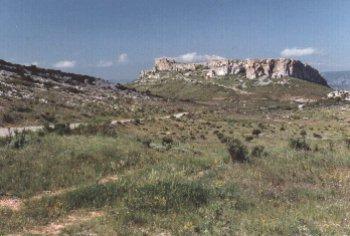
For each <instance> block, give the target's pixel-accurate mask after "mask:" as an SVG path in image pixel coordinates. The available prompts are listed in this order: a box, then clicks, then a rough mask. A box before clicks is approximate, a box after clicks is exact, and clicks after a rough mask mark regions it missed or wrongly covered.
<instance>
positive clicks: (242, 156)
mask: <svg viewBox="0 0 350 236" xmlns="http://www.w3.org/2000/svg"><path fill="white" fill-rule="evenodd" d="M228 152H229V153H230V156H231V160H232V161H233V162H246V161H249V157H248V151H247V147H246V146H244V145H243V144H242V142H241V141H240V140H239V139H231V140H230V141H229V142H228Z"/></svg>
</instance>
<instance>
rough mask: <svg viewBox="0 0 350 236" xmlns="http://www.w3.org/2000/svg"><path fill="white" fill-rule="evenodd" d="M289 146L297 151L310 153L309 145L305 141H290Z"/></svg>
mask: <svg viewBox="0 0 350 236" xmlns="http://www.w3.org/2000/svg"><path fill="white" fill-rule="evenodd" d="M289 146H290V147H291V148H293V149H295V150H304V151H310V150H311V149H310V146H309V144H307V143H306V141H305V139H299V138H297V139H294V138H292V139H290V140H289Z"/></svg>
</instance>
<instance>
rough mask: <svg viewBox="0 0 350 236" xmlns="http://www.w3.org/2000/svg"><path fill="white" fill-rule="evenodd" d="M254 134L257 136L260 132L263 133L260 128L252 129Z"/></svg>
mask: <svg viewBox="0 0 350 236" xmlns="http://www.w3.org/2000/svg"><path fill="white" fill-rule="evenodd" d="M252 134H253V135H255V136H259V134H261V130H260V129H254V130H253V131H252Z"/></svg>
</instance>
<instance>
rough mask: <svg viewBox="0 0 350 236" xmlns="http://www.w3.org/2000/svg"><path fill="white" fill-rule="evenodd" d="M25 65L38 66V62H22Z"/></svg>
mask: <svg viewBox="0 0 350 236" xmlns="http://www.w3.org/2000/svg"><path fill="white" fill-rule="evenodd" d="M24 65H25V66H39V62H37V61H33V62H31V63H24Z"/></svg>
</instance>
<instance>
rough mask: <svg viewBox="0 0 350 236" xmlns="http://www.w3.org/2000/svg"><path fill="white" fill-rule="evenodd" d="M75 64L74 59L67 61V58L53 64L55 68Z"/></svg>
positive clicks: (73, 65) (70, 66)
mask: <svg viewBox="0 0 350 236" xmlns="http://www.w3.org/2000/svg"><path fill="white" fill-rule="evenodd" d="M75 65H76V61H69V60H64V61H59V62H57V63H55V64H54V65H53V66H54V67H55V68H73V67H75Z"/></svg>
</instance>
